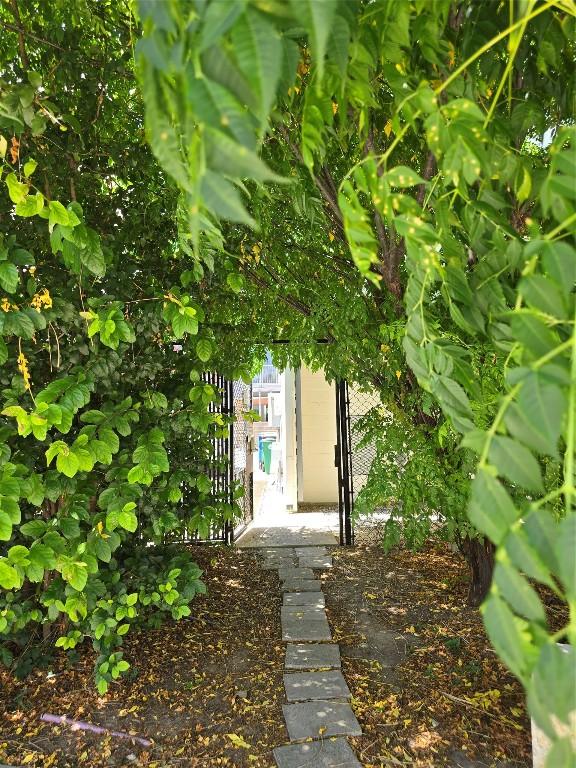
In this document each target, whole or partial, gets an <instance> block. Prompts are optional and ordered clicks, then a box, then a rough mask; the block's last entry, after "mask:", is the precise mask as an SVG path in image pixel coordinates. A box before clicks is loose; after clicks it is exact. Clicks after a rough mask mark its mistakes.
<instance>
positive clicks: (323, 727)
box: [282, 701, 362, 741]
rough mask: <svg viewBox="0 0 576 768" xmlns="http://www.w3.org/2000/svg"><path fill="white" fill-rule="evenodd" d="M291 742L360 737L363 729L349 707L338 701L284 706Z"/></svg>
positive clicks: (309, 702) (306, 702)
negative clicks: (320, 738) (337, 737)
mask: <svg viewBox="0 0 576 768" xmlns="http://www.w3.org/2000/svg"><path fill="white" fill-rule="evenodd" d="M282 711H283V712H284V719H285V720H286V727H287V729H288V736H289V738H290V741H303V740H304V739H318V738H319V737H320V736H322V738H323V739H328V738H330V736H361V735H362V729H361V728H360V723H359V722H358V720H357V719H356V715H355V714H354V712H353V711H352V707H351V706H350V704H344V703H342V702H338V701H332V702H329V701H305V702H301V703H299V704H283V705H282Z"/></svg>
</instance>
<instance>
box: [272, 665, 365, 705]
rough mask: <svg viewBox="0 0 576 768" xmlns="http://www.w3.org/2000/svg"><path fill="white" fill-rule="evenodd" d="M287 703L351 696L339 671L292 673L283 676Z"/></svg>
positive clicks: (347, 697)
mask: <svg viewBox="0 0 576 768" xmlns="http://www.w3.org/2000/svg"><path fill="white" fill-rule="evenodd" d="M284 688H285V689H286V698H287V699H288V701H309V700H310V699H349V698H351V696H352V694H351V693H350V689H349V688H348V686H347V685H346V680H344V677H343V675H342V672H340V670H339V669H335V670H331V671H330V672H293V673H292V674H291V675H284Z"/></svg>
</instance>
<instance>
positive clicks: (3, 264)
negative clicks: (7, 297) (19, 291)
mask: <svg viewBox="0 0 576 768" xmlns="http://www.w3.org/2000/svg"><path fill="white" fill-rule="evenodd" d="M19 281H20V276H19V274H18V269H17V267H15V266H14V264H12V262H10V261H0V286H2V288H3V289H4V290H5V291H6V292H7V293H14V291H15V290H16V288H17V287H18V283H19Z"/></svg>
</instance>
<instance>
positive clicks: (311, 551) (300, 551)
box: [294, 547, 328, 557]
mask: <svg viewBox="0 0 576 768" xmlns="http://www.w3.org/2000/svg"><path fill="white" fill-rule="evenodd" d="M294 551H295V552H296V557H325V556H326V555H327V554H328V550H327V549H326V547H296V548H295V550H294Z"/></svg>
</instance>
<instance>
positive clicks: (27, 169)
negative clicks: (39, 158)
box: [24, 160, 38, 178]
mask: <svg viewBox="0 0 576 768" xmlns="http://www.w3.org/2000/svg"><path fill="white" fill-rule="evenodd" d="M36 168H38V163H37V162H36V160H28V161H27V162H25V163H24V176H26V178H28V176H32V174H33V173H34V171H35V170H36Z"/></svg>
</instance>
